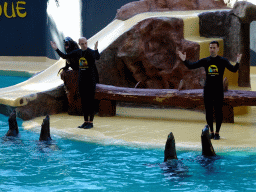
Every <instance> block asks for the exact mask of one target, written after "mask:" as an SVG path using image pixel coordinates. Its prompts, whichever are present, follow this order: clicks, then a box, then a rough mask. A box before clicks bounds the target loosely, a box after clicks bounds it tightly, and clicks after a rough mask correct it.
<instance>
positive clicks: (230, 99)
mask: <svg viewBox="0 0 256 192" xmlns="http://www.w3.org/2000/svg"><path fill="white" fill-rule="evenodd" d="M95 97H96V99H98V100H102V99H105V100H115V101H128V102H135V103H151V104H158V105H167V106H176V107H182V108H196V107H198V106H201V105H204V101H203V89H191V90H181V91H178V90H177V89H137V88H124V87H115V86H111V85H103V84H97V86H96V96H95ZM224 104H225V105H230V106H232V107H238V106H256V92H255V91H243V90H228V91H226V92H224Z"/></svg>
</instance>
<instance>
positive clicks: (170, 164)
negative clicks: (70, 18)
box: [159, 159, 192, 181]
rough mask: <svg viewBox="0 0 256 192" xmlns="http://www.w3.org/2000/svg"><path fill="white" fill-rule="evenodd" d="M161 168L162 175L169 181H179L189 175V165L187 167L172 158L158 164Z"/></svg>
mask: <svg viewBox="0 0 256 192" xmlns="http://www.w3.org/2000/svg"><path fill="white" fill-rule="evenodd" d="M159 166H160V168H161V169H162V170H163V175H164V176H165V178H166V179H168V180H170V181H177V180H178V181H180V180H183V179H184V178H187V177H191V176H192V175H189V167H187V166H186V165H185V164H184V163H183V162H182V161H181V160H177V159H173V160H170V161H167V162H164V163H161V164H159Z"/></svg>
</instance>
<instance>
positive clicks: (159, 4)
mask: <svg viewBox="0 0 256 192" xmlns="http://www.w3.org/2000/svg"><path fill="white" fill-rule="evenodd" d="M224 8H225V9H226V8H227V6H226V4H225V3H224V1H223V0H218V1H216V0H141V1H133V2H130V3H128V4H126V5H124V6H122V7H121V8H120V9H118V10H117V14H116V19H120V20H126V19H129V18H131V17H133V16H134V15H137V14H139V13H144V12H154V11H188V10H209V9H224Z"/></svg>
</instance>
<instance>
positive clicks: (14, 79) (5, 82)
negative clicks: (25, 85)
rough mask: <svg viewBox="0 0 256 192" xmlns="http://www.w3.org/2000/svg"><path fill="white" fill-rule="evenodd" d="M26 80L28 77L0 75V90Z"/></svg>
mask: <svg viewBox="0 0 256 192" xmlns="http://www.w3.org/2000/svg"><path fill="white" fill-rule="evenodd" d="M27 79H28V77H22V76H3V75H0V81H1V82H0V88H4V87H9V86H12V85H16V84H18V83H21V82H23V81H26V80H27Z"/></svg>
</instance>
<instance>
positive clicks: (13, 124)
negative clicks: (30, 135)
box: [6, 110, 19, 137]
mask: <svg viewBox="0 0 256 192" xmlns="http://www.w3.org/2000/svg"><path fill="white" fill-rule="evenodd" d="M8 122H9V130H8V132H7V133H6V136H13V137H16V136H17V135H18V134H19V128H18V123H17V120H16V110H13V111H12V113H11V114H10V116H9V119H8Z"/></svg>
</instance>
